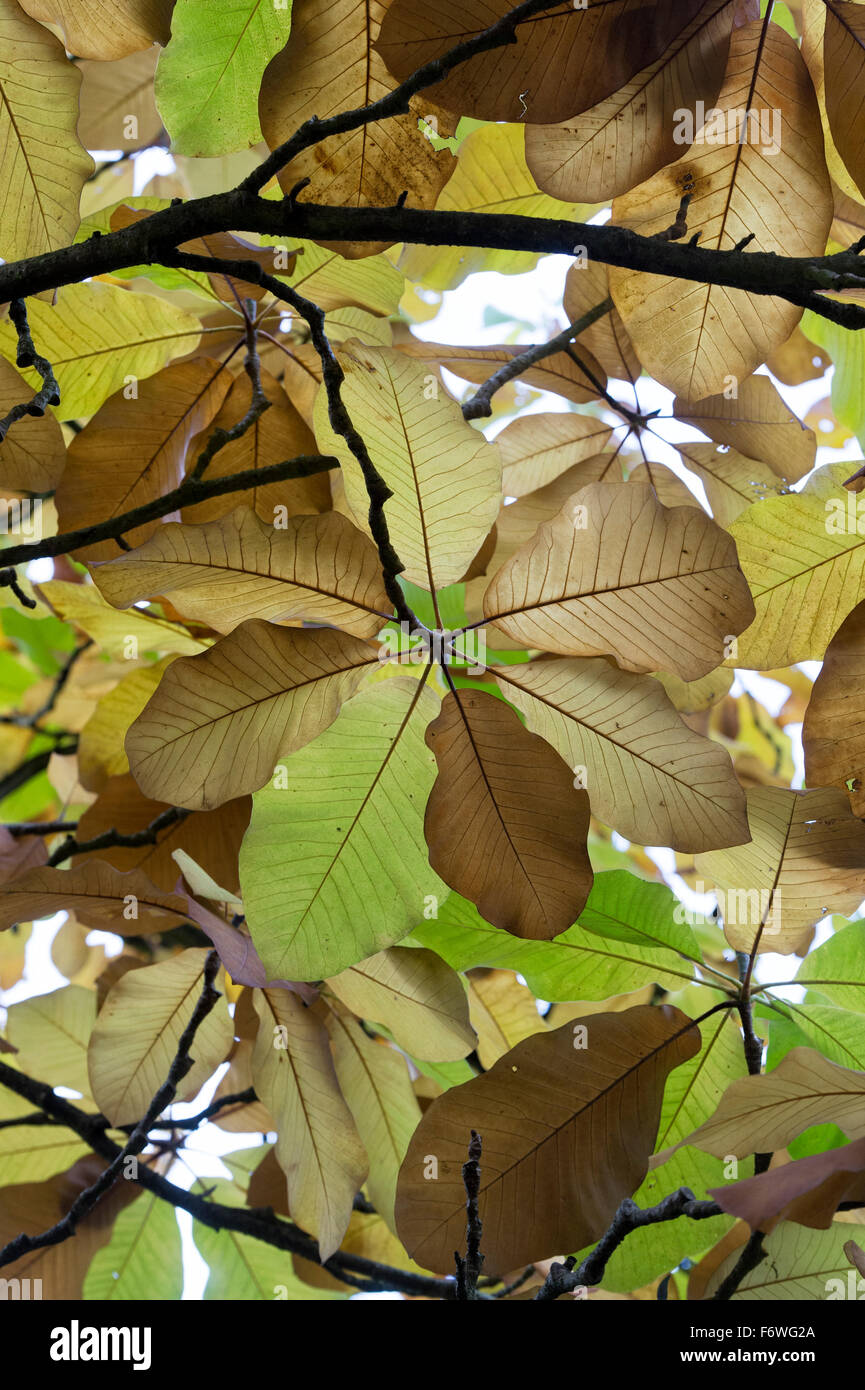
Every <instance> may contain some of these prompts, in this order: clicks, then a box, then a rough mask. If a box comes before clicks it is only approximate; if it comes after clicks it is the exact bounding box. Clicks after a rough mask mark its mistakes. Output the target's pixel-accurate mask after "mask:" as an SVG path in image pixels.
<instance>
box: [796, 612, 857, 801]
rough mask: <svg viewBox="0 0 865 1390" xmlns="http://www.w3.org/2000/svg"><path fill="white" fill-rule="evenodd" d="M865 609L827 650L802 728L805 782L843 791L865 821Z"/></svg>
mask: <svg viewBox="0 0 865 1390" xmlns="http://www.w3.org/2000/svg"><path fill="white" fill-rule="evenodd" d="M863 679H865V603H860V604H859V605H858V607H856V608H854V609H853V612H852V613H849V614H848V615H847V617H846V618H845V619H844V621H843V623H842V624H841V626H840V627H839V629H838V631H837V632H836V633H835V636H834V637H833V638H832V641H831V642H830V643H829V645H828V647H827V648H826V655H825V656H824V658H823V666H822V669H821V670H820V672H819V673H818V675H817V679H816V680H815V682H814V687H813V689H812V691H811V698H810V700H809V702H808V707H807V709H806V710H805V722H804V724H803V725H802V743H803V745H804V749H805V781H806V782H807V783H808V784H809V786H812V787H814V786H816V787H840V788H841V789H842V790H843V791H844V792H846V793H847V795H848V796H849V798H850V805H851V807H852V810H853V814H854V816H865V717H863V701H865V686H863Z"/></svg>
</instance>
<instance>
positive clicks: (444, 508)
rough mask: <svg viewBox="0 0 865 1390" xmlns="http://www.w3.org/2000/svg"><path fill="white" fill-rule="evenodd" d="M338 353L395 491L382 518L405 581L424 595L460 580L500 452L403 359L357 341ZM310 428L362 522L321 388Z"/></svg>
mask: <svg viewBox="0 0 865 1390" xmlns="http://www.w3.org/2000/svg"><path fill="white" fill-rule="evenodd" d="M338 356H339V360H340V363H341V365H342V367H343V369H344V371H345V374H346V379H345V381H344V383H343V386H342V399H343V403H344V405H345V407H346V409H347V410H348V412H349V414H350V416H351V418H352V420H353V421H354V425H355V428H356V429H357V430H358V431H359V432H360V434H361V435H362V436H363V439H364V442H365V443H366V446H367V448H368V450H369V453H370V457H371V458H372V461H373V464H374V465H375V467H376V468H377V469H378V471H379V473H380V474H381V476H382V477H383V478H384V480H385V482H386V484H387V485H388V487H389V488H390V489H391V492H392V493H393V496H392V497H391V498H390V500H389V501H388V502H387V503H386V504H385V516H386V518H387V522H388V527H389V529H390V535H391V540H392V541H393V544H394V547H395V549H396V551H397V553H398V555H399V556H400V559H401V560H402V562H403V565H404V566H405V569H404V571H403V572H404V574H405V576H406V578H407V579H410V580H411V582H412V583H413V584H419V585H421V586H422V587H423V588H427V589H430V590H435V589H438V588H444V587H445V586H446V585H448V584H455V583H457V582H458V581H459V579H460V578H461V577H462V575H463V574H464V573H465V571H466V569H467V568H468V566H469V564H470V563H471V561H472V559H473V557H474V555H475V553H476V551H477V550H478V547H479V546H480V545H481V543H482V542H483V540H484V537H485V536H486V534H487V532H488V531H489V529H490V527H491V526H492V524H493V522H494V521H495V519H496V514H497V512H498V510H499V505H500V500H501V463H500V460H499V456H498V451H497V450H496V448H495V446H494V445H491V444H488V443H487V442H486V440H485V439H484V437H483V435H481V434H479V433H478V431H477V430H474V429H472V427H471V426H470V425H469V424H467V422H466V421H465V420H463V417H462V412H461V411H460V409H459V406H458V405H457V404H456V402H455V401H453V400H452V399H451V398H450V397H449V396H447V397H446V396H445V395H444V394H443V393H442V394H441V396H439V385H438V381H437V379H436V378H435V377H432V378H431V377H430V375H429V373H427V372H425V371H424V369H423V366H422V365H421V364H420V363H417V362H413V361H412V360H411V359H410V358H408V357H406V356H405V354H404V353H401V352H399V351H398V350H397V349H395V348H367V347H363V346H361V345H359V344H356V343H355V344H352V345H351V347H350V348H345V349H343V350H342V351H341V352H340V353H339V354H338ZM430 380H432V382H433V385H434V388H435V390H434V392H432V393H431V392H430V391H429V382H430ZM315 430H316V438H317V440H318V443H319V447H320V449H321V450H322V452H324V453H332V454H335V455H336V456H337V458H338V459H339V460H340V463H341V465H342V469H343V478H344V481H345V491H346V499H347V501H348V505H349V507H350V509H351V512H352V514H353V516H354V519H355V521H356V522H357V524H358V525H359V526H366V525H367V516H368V513H369V506H370V503H369V495H368V493H367V490H366V484H365V482H364V477H363V473H362V471H361V468H360V464H359V463H358V462H357V460H356V459H355V457H354V455H353V454H352V453H351V452H350V451H349V449H348V446H347V444H346V442H345V440H344V439H343V438H342V437H341V436H339V435H337V434H336V433H335V431H334V430H333V429H332V427H331V425H330V424H329V422H328V419H327V400H326V394H325V392H324V390H322V391H321V392H320V394H319V396H318V398H317V400H316V426H315Z"/></svg>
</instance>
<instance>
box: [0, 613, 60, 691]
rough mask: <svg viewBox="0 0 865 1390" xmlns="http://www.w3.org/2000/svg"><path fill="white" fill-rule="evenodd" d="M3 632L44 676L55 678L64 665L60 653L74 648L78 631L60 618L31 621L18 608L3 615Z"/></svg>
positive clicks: (0, 617) (1, 619)
mask: <svg viewBox="0 0 865 1390" xmlns="http://www.w3.org/2000/svg"><path fill="white" fill-rule="evenodd" d="M0 622H2V625H3V631H4V633H5V634H6V636H7V637H11V639H12V641H13V642H14V643H15V645H16V646H17V647H19V648H20V650H21V651H23V652H26V653H27V655H28V656H29V657H30V660H31V661H32V662H33V663H34V665H35V666H38V667H39V670H40V671H41V672H42V674H43V676H56V675H57V673H58V671H59V670H60V667H61V665H62V662H61V660H60V659H59V658H58V655H57V654H58V652H59V653H66V652H71V651H72V650H73V648H74V647H75V642H76V639H75V631H74V629H73V628H72V627H70V625H69V624H68V623H62V622H61V621H60V619H59V618H28V616H27V614H26V613H22V612H20V611H19V609H17V608H4V609H3V611H2V613H0Z"/></svg>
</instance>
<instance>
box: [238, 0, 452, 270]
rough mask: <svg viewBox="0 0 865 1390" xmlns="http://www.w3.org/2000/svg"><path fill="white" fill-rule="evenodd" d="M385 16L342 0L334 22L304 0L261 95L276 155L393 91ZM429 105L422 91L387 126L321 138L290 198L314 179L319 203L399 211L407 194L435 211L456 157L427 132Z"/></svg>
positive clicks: (289, 174) (283, 173) (300, 168)
mask: <svg viewBox="0 0 865 1390" xmlns="http://www.w3.org/2000/svg"><path fill="white" fill-rule="evenodd" d="M382 11H383V7H382V6H380V5H375V6H370V5H368V4H367V3H365V2H364V3H361V0H339V3H337V4H332V5H330V6H329V7H328V9H327V12H326V18H325V15H323V14H322V12H321V7H320V5H318V3H317V0H294V6H293V12H292V22H291V37H290V38H289V40H288V43H287V44H286V45H285V47H284V48H283V49H282V50H281V52H279V53H277V55H276V57H275V58H273V59H272V60H271V62H270V63H269V64H268V67H267V69H266V71H265V73H264V77H263V79H262V82H261V90H260V92H259V97H258V111H259V116H260V118H261V128H262V130H263V132H264V138H265V139H266V141H267V143H268V145H269V146H270V148H271V149H275V148H276V147H277V146H278V145H280V144H281V143H282V142H283V141H285V140H287V139H288V138H289V137H290V136H291V135H293V134H294V132H295V131H296V130H298V129H299V128H300V126H301V125H303V124H304V122H305V121H307V120H309V119H310V118H311V117H313V116H315V117H317V118H318V119H320V120H326V119H327V118H328V117H330V116H334V115H338V114H339V113H340V112H342V111H347V110H351V109H352V108H353V107H354V106H355V105H357V104H369V103H370V102H374V101H379V100H381V98H383V97H385V96H386V95H387V94H388V93H389V92H391V91H392V90H393V88H394V87H395V86H396V83H395V82H394V81H393V79H392V78H391V77H390V75H389V74H388V72H387V69H386V68H385V66H384V63H383V62H382V60H381V57H380V56H379V54H378V53H377V52H376V51H375V48H374V44H375V41H376V39H377V37H378V30H379V27H380V23H381V16H382ZM361 94H362V95H361ZM428 105H429V103H428V100H427V97H426V94H425V93H423V94H419V95H418V96H417V97H416V98H414V99H412V100H411V102H410V109H409V110H407V111H405V112H403V113H401V114H398V115H396V116H392V117H391V118H390V119H389V120H388V121H387V122H386V123H385V122H378V121H373V122H370V123H368V124H367V125H364V126H361V127H359V128H357V129H356V130H351V131H347V132H345V133H343V134H340V135H335V136H331V137H330V138H329V139H327V140H323V141H321V142H320V143H319V144H318V145H316V147H315V149H314V150H313V149H310V150H306V151H305V152H303V153H301V154H299V155H297V156H296V157H295V158H294V159H292V160H290V161H289V162H288V164H286V165H284V166H283V168H282V169H281V170H280V172H279V181H280V184H281V186H282V188H283V189H284V190H285V191H286V192H289V191H290V189H291V188H293V187H294V185H295V184H296V183H297V181H298V180H299V179H303V178H308V179H310V180H311V186H310V187H309V189H308V190H307V192H306V198H307V199H308V200H309V201H311V202H314V203H329V204H331V205H333V204H336V205H339V206H341V207H346V206H348V207H368V206H388V207H389V206H391V205H392V204H393V203H395V202H396V199H397V197H398V196H399V194H400V193H401V192H402V191H403V189H404V188H407V189H408V195H409V198H410V199H411V205H412V207H415V208H417V207H421V208H431V207H433V206H434V205H435V200H436V195H437V194H438V192H439V190H440V189H441V187H442V185H443V184H444V183H445V181H446V180H447V178H448V177H449V176H450V174H451V172H452V170H453V168H454V165H455V161H454V158H453V155H452V154H451V153H450V151H449V150H446V149H440V150H438V151H437V150H435V149H434V148H433V146H432V144H431V143H430V141H429V140H427V139H425V138H424V137H423V136H422V135H421V134H420V132H419V130H418V117H419V116H421V115H422V114H423V113H424V112H425V111H426V110H427V109H428ZM387 244H388V243H387V242H385V245H387ZM375 250H376V246H375V245H373V244H370V243H368V242H367V243H365V244H364V243H358V245H357V248H356V250H355V251H354V254H356V255H364V254H368V253H369V252H371V251H375Z"/></svg>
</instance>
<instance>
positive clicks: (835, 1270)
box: [704, 1170, 857, 1303]
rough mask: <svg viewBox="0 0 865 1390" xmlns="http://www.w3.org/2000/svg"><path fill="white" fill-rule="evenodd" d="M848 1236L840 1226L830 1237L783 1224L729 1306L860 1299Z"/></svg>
mask: <svg viewBox="0 0 865 1390" xmlns="http://www.w3.org/2000/svg"><path fill="white" fill-rule="evenodd" d="M781 1171H783V1170H781ZM849 1235H850V1227H849V1226H848V1225H846V1224H845V1223H844V1222H842V1221H836V1222H834V1223H833V1224H832V1225H831V1226H830V1228H829V1230H828V1231H808V1230H805V1229H804V1228H803V1227H802V1226H797V1225H796V1224H795V1223H793V1222H786V1221H785V1222H783V1223H782V1224H781V1225H780V1226H779V1227H778V1229H777V1230H775V1231H773V1232H772V1234H771V1235H770V1236H768V1237H767V1239H766V1240H765V1242H764V1249H765V1252H766V1253H765V1255H764V1257H763V1259H762V1260H761V1261H760V1263H759V1264H758V1265H757V1266H756V1268H754V1269H752V1270H751V1271H750V1273H748V1274H746V1275H744V1277H743V1278H742V1279H741V1280H740V1282H739V1284H738V1286H737V1288H736V1289H735V1291H734V1292H733V1293H732V1294H730V1298H731V1300H735V1301H737V1302H751V1301H766V1302H770V1303H776V1302H779V1301H787V1300H792V1301H794V1302H797V1303H798V1302H803V1301H811V1300H814V1301H816V1302H820V1301H822V1300H823V1299H831V1298H848V1297H853V1298H855V1297H857V1294H856V1292H855V1287H856V1285H855V1278H856V1277H855V1275H854V1274H853V1273H852V1271H851V1270H850V1267H849V1264H848V1262H847V1258H846V1255H845V1253H844V1244H845V1241H846V1240H848V1238H849ZM741 1253H742V1252H741V1250H736V1251H734V1253H733V1254H731V1255H728V1256H727V1258H726V1259H725V1260H724V1262H723V1263H722V1264H721V1265H720V1266H719V1267H718V1269H717V1270H716V1271H715V1272H714V1273H713V1275H712V1277H711V1278H710V1280H709V1282H708V1284H707V1285H706V1292H705V1294H704V1297H705V1298H706V1299H711V1298H712V1297H714V1294H715V1291H716V1290H717V1289H718V1288H720V1286H721V1284H722V1283H723V1282H724V1280H725V1279H726V1278H727V1276H728V1275H729V1274H731V1273H732V1271H733V1269H734V1268H735V1265H736V1263H737V1261H738V1260H739V1258H740V1256H741ZM848 1275H850V1279H849V1280H848V1277H847V1276H848ZM851 1285H852V1289H851Z"/></svg>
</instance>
